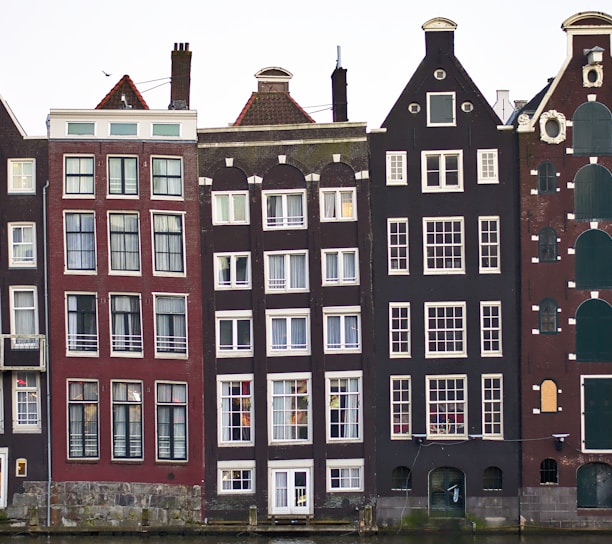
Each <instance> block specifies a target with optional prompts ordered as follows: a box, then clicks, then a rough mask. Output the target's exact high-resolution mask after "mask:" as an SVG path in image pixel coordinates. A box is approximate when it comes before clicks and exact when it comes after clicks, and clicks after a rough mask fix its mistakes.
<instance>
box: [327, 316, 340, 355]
mask: <svg viewBox="0 0 612 544" xmlns="http://www.w3.org/2000/svg"><path fill="white" fill-rule="evenodd" d="M340 321H341V320H340V316H339V315H328V316H327V349H339V348H341V347H342V335H341V332H340V331H341V329H340Z"/></svg>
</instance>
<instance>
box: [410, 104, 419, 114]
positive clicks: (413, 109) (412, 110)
mask: <svg viewBox="0 0 612 544" xmlns="http://www.w3.org/2000/svg"><path fill="white" fill-rule="evenodd" d="M408 111H409V112H410V113H419V112H420V111H421V105H420V104H419V103H418V102H411V103H410V104H409V105H408Z"/></svg>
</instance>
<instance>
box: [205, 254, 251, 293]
mask: <svg viewBox="0 0 612 544" xmlns="http://www.w3.org/2000/svg"><path fill="white" fill-rule="evenodd" d="M240 258H246V260H247V267H246V280H245V281H238V279H237V273H236V263H237V260H238V259H240ZM221 259H227V260H228V262H229V276H230V279H229V281H228V282H226V283H222V282H221V270H222V267H221ZM213 260H214V273H215V290H216V291H226V290H231V291H235V290H236V289H250V288H251V252H250V251H236V252H224V253H214V254H213Z"/></svg>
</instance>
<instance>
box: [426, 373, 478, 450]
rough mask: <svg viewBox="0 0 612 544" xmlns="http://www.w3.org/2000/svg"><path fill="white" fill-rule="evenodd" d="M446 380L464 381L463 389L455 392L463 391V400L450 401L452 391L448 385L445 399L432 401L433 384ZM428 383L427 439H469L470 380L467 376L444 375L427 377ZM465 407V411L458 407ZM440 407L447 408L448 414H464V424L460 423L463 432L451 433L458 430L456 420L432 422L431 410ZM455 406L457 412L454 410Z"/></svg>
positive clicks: (457, 389)
mask: <svg viewBox="0 0 612 544" xmlns="http://www.w3.org/2000/svg"><path fill="white" fill-rule="evenodd" d="M439 380H445V381H447V382H448V380H463V388H462V389H459V388H456V389H454V390H453V391H462V392H463V400H461V401H456V400H454V401H453V400H449V399H450V395H449V394H448V393H449V391H450V390H451V389H449V387H448V385H447V387H446V388H445V389H444V391H445V394H444V399H445V400H439V401H435V400H433V399H432V396H433V395H432V389H431V384H432V382H433V381H439ZM425 382H426V384H427V385H426V391H425V398H426V399H427V400H426V403H427V407H426V414H427V415H426V417H427V439H428V440H445V439H446V440H448V439H450V440H455V439H457V438H467V437H468V380H467V375H466V374H446V375H444V374H442V375H429V376H425ZM458 404H460V405H463V411H461V410H457V405H458ZM437 405H439V406H440V407H441V408H446V412H447V414H463V422H460V424H462V426H463V432H451V431H453V430H458V429H457V428H458V427H459V424H458V422H457V421H456V420H455V421H454V422H452V421H442V422H440V421H438V422H436V423H432V422H431V419H430V417H431V414H432V411H431V408H432V406H437ZM453 405H454V408H455V410H453Z"/></svg>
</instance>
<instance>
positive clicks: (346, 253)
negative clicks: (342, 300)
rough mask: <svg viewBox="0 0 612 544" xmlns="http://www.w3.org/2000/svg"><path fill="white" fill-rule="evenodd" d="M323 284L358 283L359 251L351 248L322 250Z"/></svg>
mask: <svg viewBox="0 0 612 544" xmlns="http://www.w3.org/2000/svg"><path fill="white" fill-rule="evenodd" d="M321 266H322V267H323V270H322V276H323V285H358V284H359V251H358V249H357V248H349V249H323V250H321Z"/></svg>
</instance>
